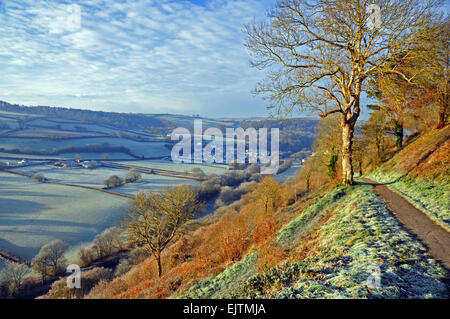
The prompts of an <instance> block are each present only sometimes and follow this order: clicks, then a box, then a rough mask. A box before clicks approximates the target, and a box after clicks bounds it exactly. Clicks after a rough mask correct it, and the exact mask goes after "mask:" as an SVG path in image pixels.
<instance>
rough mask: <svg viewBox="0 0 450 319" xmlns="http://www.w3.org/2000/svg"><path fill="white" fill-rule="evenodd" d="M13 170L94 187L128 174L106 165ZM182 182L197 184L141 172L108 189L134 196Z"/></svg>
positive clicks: (31, 167) (51, 179) (36, 167)
mask: <svg viewBox="0 0 450 319" xmlns="http://www.w3.org/2000/svg"><path fill="white" fill-rule="evenodd" d="M127 163H128V162H127ZM134 164H137V163H134ZM142 166H145V165H142ZM151 167H154V166H151ZM161 167H163V166H161ZM14 171H16V172H22V173H25V174H28V175H34V174H38V173H39V174H42V175H44V177H45V178H47V179H48V180H50V181H52V182H58V183H68V184H74V185H82V186H89V187H96V188H102V187H103V181H104V180H105V179H107V178H108V177H110V176H112V175H116V176H119V177H120V178H122V179H125V177H126V176H127V174H128V171H127V170H121V169H114V168H107V167H101V168H97V169H93V170H90V169H83V168H55V167H53V166H52V165H39V166H28V167H22V168H15V169H14ZM183 184H187V185H196V184H198V182H197V181H193V180H189V179H181V178H174V177H168V176H160V175H149V174H141V180H139V181H137V182H134V183H128V184H125V185H122V186H121V187H117V188H114V189H110V191H112V192H115V193H119V194H124V195H129V196H134V195H136V194H137V193H138V192H139V191H146V192H147V191H151V192H156V191H161V190H164V189H167V188H168V187H173V186H177V185H183Z"/></svg>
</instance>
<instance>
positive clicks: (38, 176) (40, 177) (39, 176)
mask: <svg viewBox="0 0 450 319" xmlns="http://www.w3.org/2000/svg"><path fill="white" fill-rule="evenodd" d="M32 178H33V179H35V180H37V181H38V182H39V183H45V182H46V181H47V179H46V178H45V177H44V175H42V174H40V173H38V174H34V175H33V176H32Z"/></svg>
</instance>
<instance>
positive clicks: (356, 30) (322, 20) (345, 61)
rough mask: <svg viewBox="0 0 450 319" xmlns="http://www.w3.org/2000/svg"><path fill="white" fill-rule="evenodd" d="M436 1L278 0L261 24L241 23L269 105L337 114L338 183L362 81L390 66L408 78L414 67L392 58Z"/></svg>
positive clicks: (347, 172) (346, 168)
mask: <svg viewBox="0 0 450 319" xmlns="http://www.w3.org/2000/svg"><path fill="white" fill-rule="evenodd" d="M439 2H440V1H434V0H430V1H413V0H385V1H381V0H379V1H373V0H316V1H307V0H280V1H278V2H277V4H276V6H275V8H274V9H273V10H271V11H270V12H269V13H268V17H269V18H270V21H269V22H268V23H256V22H255V23H252V24H250V25H248V26H246V33H247V40H246V46H247V48H248V49H249V52H250V54H251V63H252V64H253V65H254V66H255V67H258V68H260V69H266V70H268V73H269V75H268V78H267V81H265V82H263V83H261V84H260V85H259V86H258V87H257V89H256V90H255V93H259V94H265V95H268V97H269V98H270V100H271V102H272V103H271V105H270V106H269V108H272V109H275V112H276V114H278V115H280V116H286V115H287V114H289V113H291V112H292V111H293V110H294V109H295V108H298V107H300V108H302V109H303V108H307V109H309V110H314V111H317V112H318V114H319V115H320V116H321V117H326V116H328V115H330V114H334V113H339V114H340V124H341V126H342V151H341V153H342V169H343V183H344V184H345V185H347V184H353V168H352V142H353V134H354V129H355V124H356V121H357V119H358V118H359V115H360V113H361V94H362V93H363V92H364V91H365V87H364V85H365V82H366V80H367V79H368V78H370V77H372V76H374V75H376V74H380V73H386V74H387V73H391V74H398V75H399V76H402V77H403V78H404V79H405V80H406V81H408V82H411V81H414V79H415V78H416V77H417V76H418V74H413V75H411V76H408V75H405V74H403V73H402V72H400V71H399V70H397V69H396V65H397V64H398V63H399V62H401V60H402V59H403V58H404V57H405V56H407V52H408V51H409V50H410V48H411V47H412V45H413V44H414V43H415V41H417V39H418V37H417V35H418V34H419V33H420V34H421V38H420V39H421V40H422V41H423V39H424V38H425V36H426V34H425V33H424V32H423V30H424V28H425V27H426V26H427V25H428V23H429V22H430V21H431V20H432V18H433V15H432V11H433V8H435V7H436V6H437V5H438V4H439ZM378 9H380V10H379V12H378ZM378 13H379V15H378ZM378 17H379V18H380V19H378Z"/></svg>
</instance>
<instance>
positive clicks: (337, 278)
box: [181, 185, 446, 298]
mask: <svg viewBox="0 0 450 319" xmlns="http://www.w3.org/2000/svg"><path fill="white" fill-rule="evenodd" d="M338 194H339V195H338ZM331 198H335V199H336V202H334V201H333V200H331ZM327 211H328V212H329V214H325V212H327ZM325 215H328V216H325ZM307 216H309V217H307ZM321 217H322V222H324V223H323V225H320V224H321V223H319V220H320V219H321ZM306 220H307V221H306ZM305 221H306V222H305ZM316 226H317V227H316ZM314 228H316V229H314ZM309 230H312V232H311V234H312V236H307V237H304V238H303V240H300V239H302V237H301V235H302V234H306V233H307V232H308V231H309ZM306 239H307V240H306ZM277 241H278V242H280V243H281V244H282V245H283V246H286V245H288V246H289V247H290V248H291V250H292V254H291V258H289V259H290V261H286V262H284V263H283V264H281V265H279V266H278V267H273V268H271V269H269V270H268V271H267V272H264V273H262V274H254V271H250V269H254V267H255V263H256V258H254V257H252V258H249V257H246V258H244V259H243V260H242V261H241V262H239V263H237V264H235V265H233V266H232V267H230V268H227V269H226V270H225V271H223V272H222V273H220V274H219V275H218V276H216V277H214V278H211V279H209V280H206V281H203V282H201V283H198V284H196V285H195V286H193V287H191V288H190V289H189V290H188V291H186V292H185V293H184V294H182V295H181V297H183V298H184V297H188V298H216V297H241V298H245V297H259V298H380V297H382V298H410V297H414V298H426V297H434V298H436V297H440V298H442V297H446V288H445V285H444V284H443V283H442V281H441V280H442V279H443V278H444V277H445V270H443V269H442V268H441V266H439V265H438V264H436V262H435V261H434V260H433V259H432V258H431V257H429V256H428V255H426V253H425V247H423V245H421V244H420V243H419V242H417V241H416V240H414V239H413V238H412V237H411V236H410V235H409V234H408V233H407V232H406V231H404V230H402V229H401V228H400V226H399V224H398V223H397V221H396V220H395V218H394V217H393V216H392V214H391V213H390V212H389V211H388V210H387V209H386V207H385V205H384V203H383V202H382V201H381V200H380V199H379V198H378V197H377V196H376V195H375V194H374V192H373V190H372V188H371V187H370V186H367V185H359V186H356V187H354V188H344V187H338V188H335V189H333V190H332V191H331V192H330V193H328V194H327V195H325V196H324V197H322V198H321V199H319V200H318V201H317V202H316V203H314V204H313V205H311V206H310V207H308V208H307V209H306V210H305V211H304V213H303V214H302V215H300V216H299V217H298V218H296V219H295V220H294V221H292V222H291V223H289V224H287V225H286V226H285V227H284V228H282V229H281V230H280V231H279V232H278V236H277ZM295 242H297V243H295ZM305 251H307V253H306V255H305V257H302V258H298V256H303V255H302V254H301V253H300V252H305ZM253 254H255V253H253ZM256 255H257V253H256ZM250 256H253V255H250ZM373 266H377V267H380V270H381V288H380V289H375V290H370V289H367V284H366V281H367V278H368V276H369V275H370V274H371V267H373ZM245 277H247V279H244V278H245Z"/></svg>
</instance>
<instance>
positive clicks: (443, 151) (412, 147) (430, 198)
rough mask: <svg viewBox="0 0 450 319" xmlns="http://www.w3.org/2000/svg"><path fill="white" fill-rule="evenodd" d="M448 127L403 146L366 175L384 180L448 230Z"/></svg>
mask: <svg viewBox="0 0 450 319" xmlns="http://www.w3.org/2000/svg"><path fill="white" fill-rule="evenodd" d="M449 154H450V127H449V126H447V127H446V128H444V129H442V130H439V131H436V130H433V131H431V132H428V133H427V134H424V135H423V136H420V137H419V138H417V140H415V141H413V142H412V143H410V144H409V145H407V146H406V147H405V148H404V149H403V150H402V151H401V152H399V153H397V154H396V155H395V156H394V157H393V158H392V159H391V160H389V161H388V162H386V163H384V164H383V165H382V166H381V167H380V168H378V169H377V170H375V171H374V172H371V173H370V174H368V175H367V177H369V178H371V179H373V180H376V181H378V182H380V183H386V184H387V186H388V187H389V188H390V189H392V190H393V191H396V192H398V193H399V194H400V195H402V196H403V197H405V198H406V199H408V200H409V201H410V202H411V203H412V204H413V205H414V206H416V208H418V209H420V210H422V211H423V212H424V213H426V214H427V215H428V216H429V217H430V218H431V219H433V220H434V221H435V222H436V223H438V224H439V225H441V226H442V227H444V228H445V229H447V230H448V231H450V157H449Z"/></svg>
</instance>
